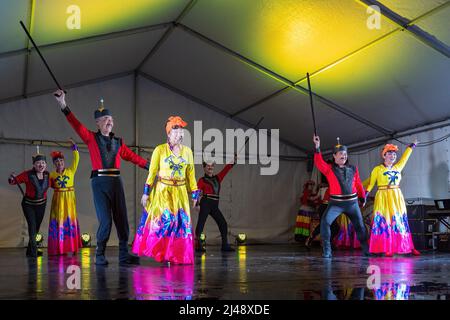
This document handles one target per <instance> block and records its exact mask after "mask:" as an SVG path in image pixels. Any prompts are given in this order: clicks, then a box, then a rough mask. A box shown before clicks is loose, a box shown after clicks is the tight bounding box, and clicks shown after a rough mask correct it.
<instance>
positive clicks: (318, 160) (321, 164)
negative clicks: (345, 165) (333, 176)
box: [313, 135, 331, 176]
mask: <svg viewBox="0 0 450 320" xmlns="http://www.w3.org/2000/svg"><path fill="white" fill-rule="evenodd" d="M313 142H314V146H315V150H314V164H315V165H316V167H317V169H319V171H320V172H321V173H322V174H323V175H325V176H326V175H327V174H328V173H329V172H330V170H331V166H330V165H329V164H328V163H326V162H325V160H323V157H322V153H321V152H320V138H319V136H316V135H315V136H314V137H313Z"/></svg>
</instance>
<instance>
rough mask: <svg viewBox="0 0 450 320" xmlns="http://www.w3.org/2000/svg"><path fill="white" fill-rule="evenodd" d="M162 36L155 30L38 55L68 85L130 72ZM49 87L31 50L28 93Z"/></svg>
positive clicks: (40, 64)
mask: <svg viewBox="0 0 450 320" xmlns="http://www.w3.org/2000/svg"><path fill="white" fill-rule="evenodd" d="M163 33H164V30H160V29H158V30H152V31H147V32H140V33H137V34H132V35H128V36H123V37H117V38H112V39H106V40H101V41H88V42H86V43H85V42H75V43H73V44H71V45H64V46H52V47H50V48H46V49H44V50H42V54H43V55H44V56H45V57H46V59H47V61H48V63H49V64H50V65H51V66H52V70H53V72H54V73H55V75H56V77H57V78H58V79H60V80H58V81H60V82H62V83H65V84H72V83H77V82H81V81H83V80H87V79H94V78H100V77H103V76H107V75H111V74H116V73H121V72H125V71H130V70H133V69H134V68H135V67H136V66H137V65H138V64H139V63H140V62H141V61H142V60H143V59H144V57H145V56H146V55H147V53H148V51H149V50H150V49H151V48H152V47H153V46H154V45H155V43H156V42H157V41H158V39H159V38H160V37H161V35H162V34H163ZM112 52H114V54H112ZM51 88H54V83H53V80H52V78H51V77H50V75H49V74H48V72H47V71H46V70H45V66H44V65H43V63H42V62H41V60H40V58H39V56H38V54H37V52H36V51H33V53H32V55H31V60H30V65H29V89H28V92H36V91H42V90H45V89H51Z"/></svg>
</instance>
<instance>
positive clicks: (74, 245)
mask: <svg viewBox="0 0 450 320" xmlns="http://www.w3.org/2000/svg"><path fill="white" fill-rule="evenodd" d="M72 154H73V160H72V164H71V165H70V167H67V168H65V169H64V171H63V172H62V173H57V172H56V171H53V172H52V173H50V186H51V187H52V188H53V190H54V193H53V198H52V207H51V209H50V221H49V227H48V254H49V255H58V254H65V253H68V252H72V253H75V252H78V250H79V249H80V248H81V247H82V243H81V234H80V226H79V224H78V218H77V209H76V199H75V190H74V187H73V185H74V176H75V173H76V171H77V168H78V162H79V159H80V156H79V154H78V150H77V149H76V147H75V148H74V150H73V151H72Z"/></svg>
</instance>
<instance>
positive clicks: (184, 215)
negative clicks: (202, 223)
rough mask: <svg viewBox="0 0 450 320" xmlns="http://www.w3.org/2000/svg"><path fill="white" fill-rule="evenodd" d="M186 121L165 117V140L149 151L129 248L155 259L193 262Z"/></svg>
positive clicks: (194, 192)
mask: <svg viewBox="0 0 450 320" xmlns="http://www.w3.org/2000/svg"><path fill="white" fill-rule="evenodd" d="M186 125H187V123H186V122H184V121H183V119H181V118H180V117H178V116H172V117H169V119H168V120H167V124H166V133H167V137H168V139H167V143H165V144H161V145H159V146H157V147H156V148H155V150H154V151H153V154H152V158H151V161H150V169H149V174H148V177H147V181H146V184H145V186H144V194H143V196H142V199H141V204H142V206H143V207H144V210H143V213H142V218H141V221H140V224H139V226H138V228H137V231H136V236H135V238H134V242H133V249H132V251H133V253H135V254H137V255H139V256H148V257H153V258H154V259H155V260H156V261H158V262H173V263H176V264H193V263H194V242H193V236H192V224H191V216H190V206H189V195H188V189H189V190H190V191H191V193H192V201H193V204H192V205H193V206H195V205H196V202H197V200H198V196H199V191H198V188H197V182H196V179H195V168H194V157H193V154H192V150H191V149H190V148H189V147H187V146H184V145H182V144H181V142H182V140H183V136H184V132H183V128H184V127H186ZM155 180H156V181H155Z"/></svg>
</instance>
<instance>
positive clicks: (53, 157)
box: [50, 151, 64, 161]
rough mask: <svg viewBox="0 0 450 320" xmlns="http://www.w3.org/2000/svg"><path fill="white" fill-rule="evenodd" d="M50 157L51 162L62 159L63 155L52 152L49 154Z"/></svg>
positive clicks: (58, 152)
mask: <svg viewBox="0 0 450 320" xmlns="http://www.w3.org/2000/svg"><path fill="white" fill-rule="evenodd" d="M50 157H52V160H53V161H55V160H56V159H59V158H61V159H64V155H63V154H62V153H61V152H60V151H52V152H51V153H50Z"/></svg>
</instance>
